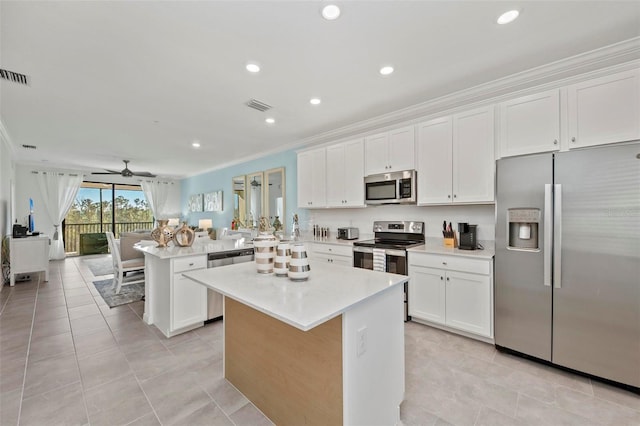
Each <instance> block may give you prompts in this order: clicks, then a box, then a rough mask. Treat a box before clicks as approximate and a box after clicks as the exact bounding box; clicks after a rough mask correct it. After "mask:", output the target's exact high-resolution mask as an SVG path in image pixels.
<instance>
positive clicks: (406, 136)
mask: <svg viewBox="0 0 640 426" xmlns="http://www.w3.org/2000/svg"><path fill="white" fill-rule="evenodd" d="M364 150H365V175H366V176H368V175H374V174H378V173H389V172H399V171H403V170H413V169H415V159H414V157H415V128H414V126H407V127H402V128H400V129H395V130H391V131H389V132H384V133H379V134H376V135H371V136H367V137H366V138H365V149H364Z"/></svg>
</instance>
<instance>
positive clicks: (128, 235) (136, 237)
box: [120, 231, 151, 261]
mask: <svg viewBox="0 0 640 426" xmlns="http://www.w3.org/2000/svg"><path fill="white" fill-rule="evenodd" d="M150 239H151V231H134V232H121V233H120V259H121V260H122V261H125V260H131V259H139V258H143V257H144V254H143V253H142V252H140V251H138V250H136V249H134V248H133V245H134V244H135V243H137V242H138V241H141V240H150Z"/></svg>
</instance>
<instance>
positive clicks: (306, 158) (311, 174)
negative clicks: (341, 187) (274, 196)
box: [298, 148, 327, 208]
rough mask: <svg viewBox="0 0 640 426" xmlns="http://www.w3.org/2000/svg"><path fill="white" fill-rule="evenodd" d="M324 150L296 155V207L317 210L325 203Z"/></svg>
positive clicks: (325, 165)
mask: <svg viewBox="0 0 640 426" xmlns="http://www.w3.org/2000/svg"><path fill="white" fill-rule="evenodd" d="M326 167H327V164H326V149H325V148H320V149H315V150H312V151H305V152H301V153H299V154H298V207H299V208H319V207H325V206H326V203H327V182H326V172H327V170H326Z"/></svg>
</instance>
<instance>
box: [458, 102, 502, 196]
mask: <svg viewBox="0 0 640 426" xmlns="http://www.w3.org/2000/svg"><path fill="white" fill-rule="evenodd" d="M493 129H494V119H493V106H489V107H484V108H479V109H475V110H472V111H467V112H463V113H461V114H456V115H454V116H453V202H454V203H482V202H493V201H494V187H495V183H494V177H495V156H494V152H495V148H494V144H495V138H494V133H493Z"/></svg>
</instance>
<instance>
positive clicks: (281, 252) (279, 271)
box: [273, 241, 291, 277]
mask: <svg viewBox="0 0 640 426" xmlns="http://www.w3.org/2000/svg"><path fill="white" fill-rule="evenodd" d="M290 261H291V246H290V245H289V243H288V242H284V241H281V242H280V243H278V247H277V248H276V260H275V263H274V264H273V271H274V272H275V273H276V276H278V277H286V276H287V274H288V273H289V262H290Z"/></svg>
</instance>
